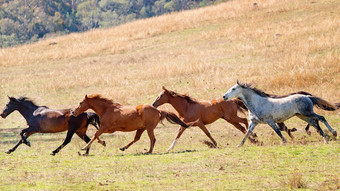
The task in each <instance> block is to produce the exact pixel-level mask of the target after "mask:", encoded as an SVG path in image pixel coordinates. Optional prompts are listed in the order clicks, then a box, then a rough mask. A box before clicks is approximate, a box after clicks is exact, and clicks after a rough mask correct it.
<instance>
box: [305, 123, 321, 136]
mask: <svg viewBox="0 0 340 191" xmlns="http://www.w3.org/2000/svg"><path fill="white" fill-rule="evenodd" d="M317 123H319V122H318V121H317ZM309 126H310V125H309V123H308V124H307V126H306V127H305V131H306V133H307V134H308V135H309V136H310V135H311V134H312V133H311V132H310V131H309Z"/></svg>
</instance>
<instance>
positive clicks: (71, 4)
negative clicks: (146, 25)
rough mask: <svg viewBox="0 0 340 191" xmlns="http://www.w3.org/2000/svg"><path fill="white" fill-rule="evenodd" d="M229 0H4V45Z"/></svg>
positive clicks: (0, 23) (0, 12)
mask: <svg viewBox="0 0 340 191" xmlns="http://www.w3.org/2000/svg"><path fill="white" fill-rule="evenodd" d="M223 1H225V0H48V1H46V0H0V48H4V47H9V46H15V45H19V44H23V43H27V42H34V41H37V40H38V39H41V38H46V37H49V36H53V35H63V34H68V33H70V32H82V31H87V30H91V29H93V28H103V27H111V26H116V25H119V24H122V23H126V22H129V21H133V20H136V19H141V18H149V17H153V16H157V15H162V14H165V13H171V12H174V11H181V10H188V9H194V8H198V7H203V6H207V5H211V4H215V3H220V2H223Z"/></svg>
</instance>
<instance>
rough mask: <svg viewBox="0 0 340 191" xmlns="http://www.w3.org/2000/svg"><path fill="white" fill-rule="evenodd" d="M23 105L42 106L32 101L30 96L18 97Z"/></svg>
mask: <svg viewBox="0 0 340 191" xmlns="http://www.w3.org/2000/svg"><path fill="white" fill-rule="evenodd" d="M16 100H17V101H18V102H19V103H20V104H21V105H23V106H26V107H40V106H38V105H37V104H35V103H34V101H32V100H31V99H29V98H28V97H23V96H22V97H19V98H17V99H16ZM42 107H46V108H48V107H47V106H42Z"/></svg>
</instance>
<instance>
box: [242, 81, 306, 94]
mask: <svg viewBox="0 0 340 191" xmlns="http://www.w3.org/2000/svg"><path fill="white" fill-rule="evenodd" d="M239 85H240V86H241V87H242V88H247V89H251V90H253V91H254V92H255V93H256V94H258V95H259V96H262V97H270V98H284V97H288V96H291V95H295V94H302V95H310V96H311V95H312V94H310V93H308V92H305V91H298V92H293V93H290V94H287V95H274V94H267V93H265V92H264V91H262V90H260V89H257V88H255V87H252V84H245V83H239Z"/></svg>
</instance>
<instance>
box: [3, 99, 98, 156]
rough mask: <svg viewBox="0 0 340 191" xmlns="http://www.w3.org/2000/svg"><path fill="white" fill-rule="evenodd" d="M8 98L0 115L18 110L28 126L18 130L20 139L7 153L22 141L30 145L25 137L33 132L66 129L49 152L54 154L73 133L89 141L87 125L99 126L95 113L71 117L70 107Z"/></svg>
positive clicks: (53, 131) (55, 131) (56, 131)
mask: <svg viewBox="0 0 340 191" xmlns="http://www.w3.org/2000/svg"><path fill="white" fill-rule="evenodd" d="M8 98H9V102H8V103H7V105H6V106H5V108H4V110H3V111H2V113H1V114H0V115H1V117H2V118H6V117H7V116H8V115H9V114H11V113H12V112H13V111H18V112H19V113H20V114H21V115H22V116H23V117H24V118H25V119H26V122H27V125H28V127H27V128H25V129H23V130H22V131H21V132H20V136H21V139H20V140H19V142H18V143H17V144H16V145H15V146H14V147H13V148H12V149H9V150H8V151H7V152H6V153H7V154H10V153H11V152H13V151H15V149H16V148H17V147H18V146H19V145H21V144H22V143H24V144H26V145H27V146H31V144H30V142H29V141H27V138H28V137H29V136H31V135H33V134H35V133H58V132H63V131H68V132H67V136H66V138H65V140H64V142H63V143H62V144H61V145H60V146H59V147H58V148H57V149H56V150H54V151H53V152H52V153H51V155H55V154H56V153H58V152H59V151H60V150H61V149H62V148H63V147H65V146H66V145H67V144H68V143H69V142H70V141H71V139H72V136H73V134H74V133H76V134H77V135H78V136H79V137H80V138H81V139H83V140H84V141H85V142H89V141H90V138H89V137H88V136H87V135H86V130H87V128H88V125H89V124H92V125H94V126H95V127H96V128H97V129H98V126H100V122H99V117H98V115H96V114H95V113H90V112H89V113H82V114H81V115H79V116H78V117H73V116H72V115H71V110H70V109H63V110H54V109H50V108H48V107H46V106H37V105H36V104H34V103H33V102H32V101H31V100H29V99H28V98H26V97H20V98H14V97H8ZM88 153H89V150H86V155H87V154H88Z"/></svg>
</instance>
